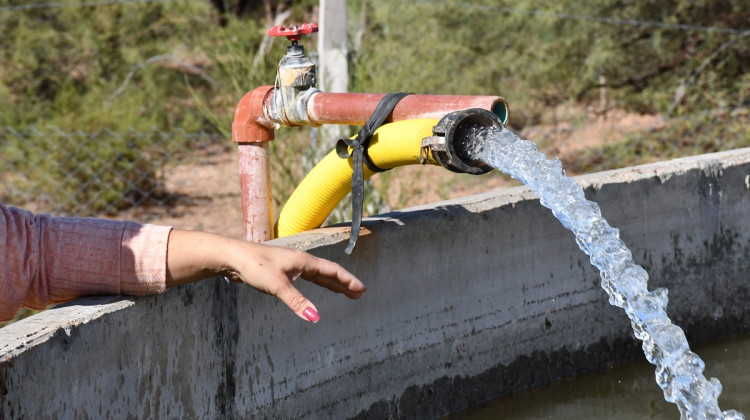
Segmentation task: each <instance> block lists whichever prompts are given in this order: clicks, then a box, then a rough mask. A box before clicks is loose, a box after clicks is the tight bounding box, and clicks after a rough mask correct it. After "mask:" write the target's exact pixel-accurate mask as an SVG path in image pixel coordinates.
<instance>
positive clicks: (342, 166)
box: [275, 119, 439, 237]
mask: <svg viewBox="0 0 750 420" xmlns="http://www.w3.org/2000/svg"><path fill="white" fill-rule="evenodd" d="M438 121H439V120H436V119H416V120H406V121H398V122H394V123H390V124H386V125H383V126H382V127H380V128H378V129H377V130H376V131H375V134H373V136H372V139H371V140H370V147H369V148H368V149H367V153H368V155H369V156H370V160H372V162H373V163H374V164H375V165H376V166H377V167H379V168H382V169H392V168H395V167H398V166H404V165H411V164H417V163H419V150H420V149H421V147H422V139H423V138H425V137H429V136H432V128H433V127H434V126H435V125H437V123H438ZM426 163H430V164H433V165H438V162H437V161H436V160H435V159H434V158H433V157H432V154H430V153H429V152H428V155H427V162H426ZM363 170H364V175H365V179H367V178H369V177H371V176H372V175H374V174H375V172H372V171H370V170H369V169H367V167H363ZM351 183H352V158H351V157H350V158H349V159H342V158H340V157H339V156H338V155H337V154H336V151H335V150H334V151H332V152H331V153H329V154H328V155H327V156H326V157H324V158H323V159H322V160H321V161H320V163H318V164H317V165H316V166H315V167H314V168H313V169H312V171H310V173H308V174H307V176H305V178H304V179H303V180H302V182H301V183H300V184H299V186H298V187H297V189H296V190H295V191H294V193H292V195H291V197H289V200H287V202H286V204H285V205H284V207H283V208H282V209H281V214H280V215H279V220H278V221H277V222H276V229H275V230H276V232H275V233H276V237H283V236H289V235H293V234H295V233H300V232H304V231H307V230H310V229H315V228H317V227H320V225H322V224H323V222H324V221H325V220H326V218H327V217H328V215H329V214H331V212H332V211H333V209H334V208H335V207H336V205H337V204H338V203H339V202H340V201H341V200H343V199H344V197H346V195H347V194H349V192H350V191H351V188H352V186H351Z"/></svg>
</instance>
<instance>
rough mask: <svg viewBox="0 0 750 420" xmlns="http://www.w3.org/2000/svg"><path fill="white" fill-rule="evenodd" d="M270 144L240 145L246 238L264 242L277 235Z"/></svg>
mask: <svg viewBox="0 0 750 420" xmlns="http://www.w3.org/2000/svg"><path fill="white" fill-rule="evenodd" d="M268 146H269V143H268V142H267V141H264V142H255V143H240V144H239V146H238V147H237V153H238V158H239V167H240V191H241V194H242V223H243V225H244V231H245V236H244V238H245V240H246V241H248V242H256V243H258V242H263V241H267V240H269V239H272V238H273V200H272V199H273V197H272V196H271V159H270V155H269V152H268Z"/></svg>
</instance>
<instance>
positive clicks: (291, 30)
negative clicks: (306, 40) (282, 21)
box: [268, 23, 318, 41]
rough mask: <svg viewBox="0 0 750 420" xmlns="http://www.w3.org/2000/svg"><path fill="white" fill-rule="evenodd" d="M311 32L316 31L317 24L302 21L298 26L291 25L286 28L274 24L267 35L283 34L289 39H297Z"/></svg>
mask: <svg viewBox="0 0 750 420" xmlns="http://www.w3.org/2000/svg"><path fill="white" fill-rule="evenodd" d="M313 32H318V25H317V24H315V23H303V24H302V25H300V26H297V25H291V26H289V27H288V28H285V27H283V26H281V25H279V26H274V27H273V28H271V29H269V30H268V35H269V36H285V37H287V39H289V40H290V41H299V40H300V39H301V38H302V35H306V34H311V33H313Z"/></svg>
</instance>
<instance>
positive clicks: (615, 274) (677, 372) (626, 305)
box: [457, 126, 745, 419]
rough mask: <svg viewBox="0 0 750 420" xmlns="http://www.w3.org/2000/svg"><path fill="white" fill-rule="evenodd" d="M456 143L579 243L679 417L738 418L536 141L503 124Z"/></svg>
mask: <svg viewBox="0 0 750 420" xmlns="http://www.w3.org/2000/svg"><path fill="white" fill-rule="evenodd" d="M471 138H473V139H474V141H471V140H470V139H471ZM476 140H479V141H476ZM457 141H459V142H462V141H463V142H464V147H465V149H466V150H467V153H468V154H469V155H470V156H471V157H472V158H474V159H478V160H481V161H483V162H485V163H487V164H489V165H491V166H493V167H495V168H497V169H499V170H501V171H503V172H505V173H506V174H508V175H510V176H512V177H514V178H516V179H518V180H519V181H521V182H523V183H524V184H526V186H528V187H529V188H530V189H531V190H532V191H534V192H535V193H536V195H537V196H539V199H540V201H541V203H542V205H544V206H545V207H547V208H549V209H550V210H552V213H553V214H554V215H555V217H557V218H558V219H559V220H560V222H561V223H562V224H563V226H565V227H566V228H567V229H570V230H571V231H572V232H573V233H574V234H575V237H576V242H577V243H578V246H579V247H580V248H581V250H583V252H585V253H586V254H587V255H588V256H589V257H590V258H591V263H592V264H593V265H594V266H595V267H597V268H598V269H599V270H600V273H601V277H602V283H601V284H602V288H604V290H605V291H606V292H607V295H609V303H610V304H612V305H615V306H618V307H620V308H623V309H625V312H626V313H627V316H628V318H630V322H631V325H632V327H633V331H634V333H635V337H636V338H638V339H639V340H642V342H643V352H644V353H645V355H646V359H648V361H649V362H651V363H652V364H654V365H655V366H656V382H657V383H658V384H659V386H660V387H661V388H662V390H663V391H664V398H665V399H666V400H667V401H668V402H671V403H674V404H676V405H677V408H678V409H679V410H680V418H681V419H744V418H745V417H744V416H743V415H742V414H741V413H739V412H737V411H735V410H727V411H724V412H722V411H721V410H720V409H719V404H718V402H717V398H718V397H719V394H720V393H721V383H719V380H718V379H716V378H711V379H710V380H707V379H706V378H705V377H704V376H703V368H704V366H705V364H704V362H703V360H701V358H700V357H698V355H697V354H695V353H693V352H692V351H691V350H690V348H689V346H688V343H687V339H686V338H685V333H684V332H683V331H682V329H681V328H680V327H678V326H676V325H674V324H672V322H671V321H670V319H669V317H667V313H666V306H667V290H666V289H664V288H660V289H656V290H654V291H651V292H650V291H648V289H647V287H646V286H647V284H646V283H647V282H648V274H647V273H646V270H644V269H643V268H642V267H641V266H639V265H637V264H635V263H634V262H633V259H632V254H631V253H630V250H629V249H628V248H627V247H626V246H625V243H623V242H622V240H620V237H619V235H620V234H619V231H618V230H617V229H615V228H613V227H611V226H610V225H609V224H608V223H607V221H606V220H604V218H602V216H601V212H600V210H599V206H598V205H597V204H596V203H594V202H591V201H588V200H586V198H585V196H584V194H583V188H581V186H579V185H578V183H576V182H575V180H573V179H572V178H569V177H567V176H565V172H564V171H563V169H562V165H561V164H560V161H559V159H557V158H555V159H547V157H546V156H545V155H544V154H542V153H540V152H539V151H538V150H537V147H536V144H534V143H533V142H531V141H528V140H522V139H520V138H519V137H518V136H516V135H515V134H513V133H512V132H511V131H510V130H507V129H502V130H501V129H498V128H495V127H489V128H482V127H478V126H477V127H474V128H473V130H471V133H469V134H468V135H467V138H465V139H457Z"/></svg>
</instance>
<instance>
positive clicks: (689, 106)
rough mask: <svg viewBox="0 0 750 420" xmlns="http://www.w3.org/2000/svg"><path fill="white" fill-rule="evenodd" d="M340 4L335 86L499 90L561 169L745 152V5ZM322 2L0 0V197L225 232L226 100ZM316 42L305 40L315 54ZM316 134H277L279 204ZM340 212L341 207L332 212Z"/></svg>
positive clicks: (441, 178) (392, 197)
mask: <svg viewBox="0 0 750 420" xmlns="http://www.w3.org/2000/svg"><path fill="white" fill-rule="evenodd" d="M341 3H342V4H343V6H341V5H340V6H338V10H337V13H335V14H333V15H330V16H329V17H328V19H327V20H326V25H335V26H336V27H337V28H339V29H342V28H343V29H344V33H345V34H346V36H345V38H346V42H345V50H346V51H345V56H346V61H347V64H346V68H347V73H346V74H347V76H346V78H347V80H346V85H347V87H346V88H347V89H348V90H349V91H352V92H374V93H385V92H390V91H407V92H415V93H428V94H479V95H501V96H504V97H505V98H506V99H507V101H508V103H509V104H510V121H509V124H508V125H509V128H511V129H512V130H514V131H516V132H517V133H519V134H520V135H521V136H522V137H524V138H527V139H529V140H533V141H535V142H537V144H538V145H539V148H540V149H541V150H542V151H544V152H545V153H547V155H548V156H550V157H552V156H558V157H559V158H560V159H561V160H562V162H563V166H564V167H565V168H566V170H567V172H568V173H569V174H580V173H584V172H590V171H600V170H606V169H611V168H617V167H622V166H629V165H635V164H639V163H645V162H652V161H657V160H664V159H671V158H675V157H680V156H688V155H695V154H700V153H706V152H713V151H718V150H726V149H733V148H738V147H745V146H748V145H750V125H749V124H748V122H749V118H748V106H749V105H750V9H749V8H747V3H746V1H745V0H714V1H695V0H658V1H657V0H653V1H639V2H624V1H613V0H590V1H587V2H583V3H585V4H583V5H582V4H580V3H582V2H579V1H573V0H556V1H541V0H518V1H490V0H481V1H479V0H461V1H428V0H421V1H420V0H413V1H411V2H404V1H401V0H350V1H348V2H343V1H342V2H341ZM320 10H321V5H320V3H319V2H318V1H313V0H309V1H303V0H300V1H275V0H263V1H250V0H210V1H209V0H102V1H99V0H91V1H75V0H61V1H59V2H32V1H26V2H24V1H21V0H0V104H2V106H0V200H2V201H3V202H4V203H6V204H10V205H15V206H20V207H24V208H27V209H29V210H32V211H35V212H49V213H52V214H55V215H76V216H99V217H110V218H118V219H132V220H136V221H140V222H153V223H166V224H171V225H173V226H176V227H181V228H188V229H195V228H198V229H204V230H210V231H214V232H218V233H222V234H225V235H229V236H233V237H237V238H239V237H241V236H242V225H241V208H240V199H239V180H238V175H237V162H236V147H235V146H234V145H233V143H232V142H231V123H232V119H233V111H234V107H235V105H236V104H237V102H238V101H239V99H240V98H241V97H242V96H243V95H244V94H245V93H246V92H248V91H250V90H252V89H254V88H256V87H258V86H261V85H270V84H273V82H274V79H275V73H276V71H275V68H276V65H277V64H278V62H279V60H280V59H281V57H282V56H283V54H284V52H285V47H286V45H287V41H286V40H285V39H270V38H268V37H267V36H266V34H267V30H268V28H270V27H271V26H273V25H277V24H284V25H287V24H290V23H303V22H320V21H321V16H320ZM331 16H334V18H332V17H331ZM317 37H318V35H311V36H307V37H306V38H304V39H303V40H302V41H301V43H302V44H303V45H304V46H305V48H306V50H307V51H308V53H309V54H310V55H311V56H312V58H313V59H314V60H315V59H317V49H318V47H317V42H318V39H317ZM345 131H349V132H350V133H355V132H356V127H349V128H346V129H345ZM329 137H330V136H328V135H326V134H325V133H324V132H322V131H321V130H318V129H310V128H299V129H296V128H295V129H293V128H285V129H281V130H279V131H278V132H277V138H276V140H274V141H273V142H272V144H271V148H272V153H273V157H272V165H273V168H272V173H273V184H274V185H273V191H274V203H275V207H276V211H277V212H278V211H279V209H280V208H281V206H282V205H283V203H284V201H285V200H286V199H287V197H288V196H289V194H290V193H291V192H292V191H293V189H294V187H295V186H296V185H297V184H298V182H299V181H300V180H301V178H302V177H303V176H304V174H305V173H306V172H307V171H309V170H310V169H311V168H312V167H313V165H314V164H315V163H316V162H317V161H318V160H319V158H320V157H321V156H323V155H324V154H325V153H327V152H328V151H329V150H331V149H332V148H333V146H334V144H335V138H329ZM509 185H516V184H515V183H514V181H512V180H510V179H509V178H507V177H506V176H504V175H502V174H499V173H491V174H488V175H483V176H478V177H473V176H470V175H458V174H452V173H447V171H445V170H443V169H440V168H435V170H432V169H425V168H397V169H395V170H393V171H390V172H387V173H384V174H380V175H378V176H377V177H375V178H374V179H373V180H372V181H371V183H370V184H369V185H368V190H369V191H368V194H367V196H366V197H367V201H366V213H367V214H374V213H381V212H384V211H388V210H390V209H399V208H403V207H406V206H410V205H416V204H423V203H427V202H433V201H436V200H441V199H446V198H453V197H458V196H462V195H467V194H472V193H477V192H484V191H490V190H494V189H498V188H504V187H506V186H509ZM349 218H350V210H349V209H348V207H347V203H343V204H342V205H341V206H340V207H339V209H337V211H335V212H334V214H333V215H332V216H331V218H330V219H329V222H338V221H344V220H349Z"/></svg>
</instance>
